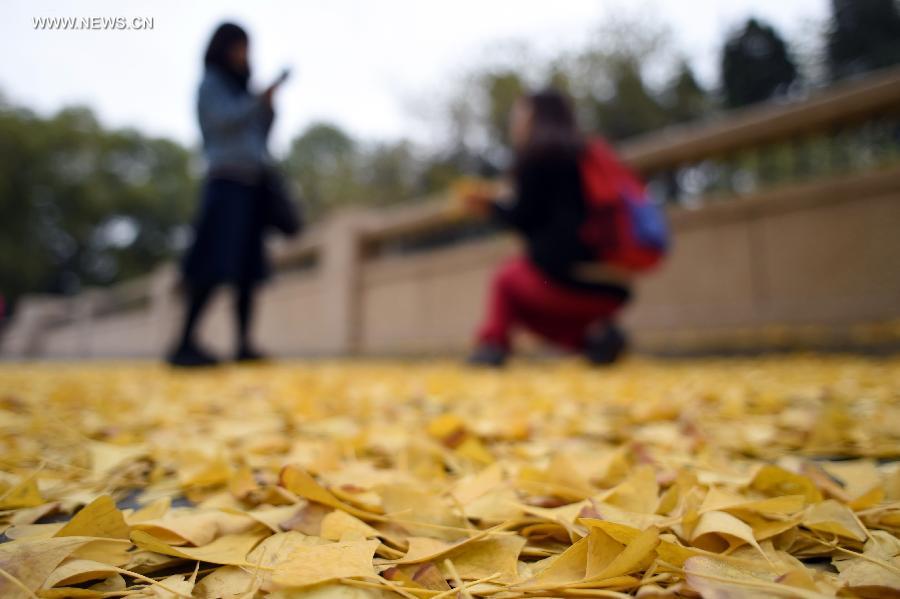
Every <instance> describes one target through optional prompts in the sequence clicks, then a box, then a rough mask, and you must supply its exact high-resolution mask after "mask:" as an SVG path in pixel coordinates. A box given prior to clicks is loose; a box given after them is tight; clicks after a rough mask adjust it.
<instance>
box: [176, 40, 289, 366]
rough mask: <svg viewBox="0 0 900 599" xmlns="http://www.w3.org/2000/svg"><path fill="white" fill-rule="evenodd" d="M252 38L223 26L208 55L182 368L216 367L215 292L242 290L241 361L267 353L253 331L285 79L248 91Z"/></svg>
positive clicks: (238, 314) (179, 350) (238, 304)
mask: <svg viewBox="0 0 900 599" xmlns="http://www.w3.org/2000/svg"><path fill="white" fill-rule="evenodd" d="M248 46H249V39H248V37H247V33H246V32H245V31H244V30H243V29H242V28H241V27H239V26H238V25H235V24H233V23H223V24H222V25H220V26H219V27H218V28H217V29H216V31H215V32H214V33H213V36H212V39H211V40H210V41H209V45H208V46H207V49H206V55H205V56H204V67H205V68H204V74H203V79H202V81H201V83H200V90H199V93H198V96H197V113H198V117H199V121H200V130H201V132H202V135H203V152H204V156H205V158H206V162H207V169H208V170H207V175H206V179H205V180H204V182H203V189H202V197H201V203H200V210H199V214H198V215H197V218H196V221H195V223H194V234H195V235H194V240H193V244H192V245H191V247H190V249H189V250H188V252H187V254H186V255H185V256H184V260H183V263H182V272H183V281H184V290H185V294H186V303H187V306H186V310H185V316H184V324H183V327H182V331H181V338H180V340H179V342H178V344H177V346H176V347H175V348H174V350H173V351H172V352H171V353H170V354H169V356H168V361H169V363H170V364H172V365H175V366H211V365H214V364H216V362H217V360H216V358H214V357H213V356H212V355H211V354H210V353H208V352H207V351H205V350H204V349H202V348H201V347H200V346H199V345H198V344H197V341H196V339H195V328H196V325H197V322H198V321H199V319H200V317H201V316H202V314H203V311H204V309H205V308H206V306H207V305H208V303H209V299H210V297H211V296H212V294H213V291H214V290H215V289H216V288H217V287H219V286H222V285H226V286H231V287H233V288H234V289H235V291H236V297H235V306H234V307H235V319H236V323H237V352H236V354H235V359H237V360H239V361H244V360H256V359H260V358H261V357H262V356H261V355H260V354H259V353H258V352H257V351H256V350H255V349H254V348H253V344H252V342H251V340H250V327H251V322H252V317H253V300H254V295H255V292H256V288H257V287H258V285H259V283H260V282H261V281H262V280H264V279H265V278H266V277H267V276H268V272H269V266H268V263H267V259H266V255H265V248H264V246H263V231H264V228H265V218H266V214H265V202H264V200H265V193H266V180H267V176H268V175H267V173H268V171H269V168H270V167H271V164H272V159H271V157H270V155H269V152H268V148H267V140H268V136H269V130H270V129H271V127H272V120H273V118H274V111H273V109H272V96H273V95H274V93H275V91H276V90H277V89H278V86H279V85H280V84H281V82H282V81H283V77H282V78H281V79H280V80H279V81H277V82H276V83H274V84H273V85H271V86H269V87H268V88H267V89H265V90H264V91H263V92H262V93H260V94H255V93H252V92H251V91H250V90H249V89H248V82H249V80H250V66H249V63H248V58H247V56H248Z"/></svg>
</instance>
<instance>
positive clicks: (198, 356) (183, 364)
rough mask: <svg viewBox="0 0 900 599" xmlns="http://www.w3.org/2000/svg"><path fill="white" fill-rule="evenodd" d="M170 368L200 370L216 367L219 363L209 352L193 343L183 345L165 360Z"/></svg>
mask: <svg viewBox="0 0 900 599" xmlns="http://www.w3.org/2000/svg"><path fill="white" fill-rule="evenodd" d="M166 361H167V362H168V363H169V364H170V365H171V366H177V367H180V368H202V367H209V366H216V365H218V363H219V361H218V360H217V359H216V358H215V357H214V356H213V355H212V354H210V353H209V352H207V351H205V350H203V349H201V348H200V347H198V346H197V345H195V344H193V343H185V344H182V345H181V346H179V347H178V349H176V350H175V351H173V352H172V353H171V354H169V356H168V357H167V358H166Z"/></svg>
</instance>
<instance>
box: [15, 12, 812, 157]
mask: <svg viewBox="0 0 900 599" xmlns="http://www.w3.org/2000/svg"><path fill="white" fill-rule="evenodd" d="M635 4H637V5H638V6H641V7H642V10H646V12H647V16H648V18H649V19H656V20H657V21H662V22H665V23H667V24H668V25H669V26H671V27H672V29H673V31H674V34H675V42H676V44H677V45H678V46H679V47H680V48H682V49H683V51H684V52H685V54H686V55H687V56H688V58H689V59H690V60H691V61H692V63H693V64H694V67H695V68H696V69H697V71H698V73H699V74H700V77H701V78H702V79H703V80H704V81H705V82H707V83H708V84H712V83H714V82H715V78H716V76H717V69H716V64H717V62H718V53H719V49H720V45H721V42H722V39H723V37H724V35H725V33H726V32H727V31H729V30H730V29H732V28H733V27H734V26H735V25H736V24H739V23H740V22H742V21H743V20H744V19H746V18H747V17H748V16H751V15H755V16H758V17H760V18H763V19H765V20H768V21H770V22H772V23H774V24H775V25H776V26H777V27H778V28H779V29H781V30H782V32H783V33H784V34H785V35H786V36H787V37H789V38H791V37H795V36H797V37H802V36H806V37H807V38H808V37H809V32H810V31H811V30H812V29H813V28H814V27H816V26H817V24H821V23H822V22H824V21H825V19H826V18H827V15H828V5H829V1H828V0H727V1H726V0H648V1H646V2H643V3H640V2H637V1H636V0H631V2H627V1H626V0H555V1H546V0H544V1H536V0H454V1H453V2H434V1H429V0H296V1H290V2H289V1H277V2H276V1H274V0H255V1H253V2H250V1H248V0H224V1H216V2H214V1H209V0H153V1H151V0H138V1H131V2H125V1H122V0H89V1H81V2H75V1H69V0H53V1H49V0H3V1H2V4H0V44H2V51H3V52H2V56H3V60H2V61H0V90H2V92H3V93H4V94H5V95H6V96H7V97H8V98H9V99H11V100H12V101H13V102H15V103H19V104H25V105H28V106H30V107H32V108H34V109H36V110H38V111H39V112H41V113H49V112H52V111H55V110H57V109H58V108H60V107H62V106H65V105H68V104H73V103H83V104H87V105H89V106H91V107H92V108H93V109H94V110H95V111H96V112H97V113H98V114H99V116H100V118H101V120H102V121H103V122H104V123H105V124H107V125H110V126H117V127H118V126H131V127H136V128H138V129H140V130H142V131H145V132H147V133H150V134H154V135H164V136H170V137H174V138H176V139H178V140H179V141H182V142H184V143H188V144H193V143H195V142H196V141H197V139H198V131H197V127H196V124H195V117H194V94H195V90H196V85H197V80H198V78H199V75H200V70H201V69H200V65H201V60H200V57H201V55H202V51H203V48H204V46H205V44H206V42H207V40H208V37H209V35H210V33H211V31H212V29H213V28H214V26H215V25H216V24H217V23H218V22H220V21H221V20H223V19H233V20H236V21H237V22H240V23H242V24H243V25H245V26H246V27H247V29H248V30H249V32H250V35H251V39H252V48H251V58H252V61H253V65H254V69H255V72H254V81H255V82H256V83H257V84H263V83H265V82H266V81H267V80H269V79H271V78H273V77H274V76H275V75H276V74H277V73H278V72H279V71H280V70H281V68H282V67H283V66H287V65H290V66H291V67H292V68H293V76H292V78H291V80H290V81H289V83H288V84H287V86H286V88H285V89H284V91H283V93H282V94H281V96H280V97H279V98H278V100H277V102H278V109H279V116H278V120H277V122H276V131H275V148H276V150H280V149H281V150H283V149H284V148H285V147H286V144H287V141H288V140H289V139H290V137H291V136H293V135H294V134H295V133H296V132H298V131H299V130H301V129H302V128H303V127H304V126H305V125H306V124H308V123H310V122H312V121H314V120H320V119H327V120H330V121H333V122H336V123H338V124H339V125H341V126H342V127H344V128H346V129H347V130H349V131H351V132H352V133H354V134H355V135H358V136H361V137H364V138H393V137H400V136H407V137H412V138H414V139H418V140H421V141H427V140H426V139H423V136H425V132H424V130H423V119H422V117H421V112H422V109H423V106H425V107H427V105H428V103H429V101H430V98H437V97H439V96H440V94H441V93H442V92H443V90H445V89H446V88H447V86H449V85H452V82H453V81H455V80H456V78H458V77H459V76H460V75H461V74H462V73H464V72H465V71H466V70H467V68H469V67H472V66H473V65H477V64H479V63H480V62H483V61H484V60H486V59H487V58H489V57H490V55H491V49H492V48H496V47H497V45H498V44H502V43H504V42H508V41H511V40H524V41H526V42H528V44H529V45H532V46H534V47H535V48H536V51H537V52H538V53H539V54H540V53H552V52H554V51H557V50H564V49H567V48H574V47H577V45H578V44H579V43H580V42H582V41H583V40H584V39H586V37H587V36H588V35H589V34H590V33H591V31H592V30H593V29H595V28H596V27H597V26H598V24H600V23H602V22H603V20H604V19H605V18H608V16H609V14H611V13H612V12H614V11H616V10H617V7H622V6H625V5H635ZM46 16H66V17H118V16H121V17H127V18H129V19H131V18H133V17H151V18H152V19H153V22H154V27H153V29H152V30H150V31H39V30H35V28H34V24H33V18H34V17H46Z"/></svg>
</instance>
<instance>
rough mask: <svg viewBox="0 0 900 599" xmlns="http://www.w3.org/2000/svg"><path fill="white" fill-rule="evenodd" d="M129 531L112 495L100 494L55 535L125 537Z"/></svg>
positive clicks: (129, 528)
mask: <svg viewBox="0 0 900 599" xmlns="http://www.w3.org/2000/svg"><path fill="white" fill-rule="evenodd" d="M130 531H131V527H130V526H128V524H126V523H125V518H124V516H123V515H122V512H121V511H119V509H118V508H117V507H116V503H115V502H114V501H113V500H112V497H110V496H109V495H101V496H100V497H98V498H97V499H95V500H94V501H92V502H91V503H89V504H87V505H86V506H84V507H83V508H82V509H81V510H80V511H79V512H78V513H77V514H75V516H74V517H73V518H72V519H71V520H69V521H68V522H67V523H66V525H65V526H63V527H62V528H61V529H60V530H59V532H57V533H56V535H55V536H57V537H103V538H107V539H127V538H128V533H129V532H130Z"/></svg>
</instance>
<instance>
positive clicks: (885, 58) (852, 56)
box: [826, 0, 900, 81]
mask: <svg viewBox="0 0 900 599" xmlns="http://www.w3.org/2000/svg"><path fill="white" fill-rule="evenodd" d="M831 13H832V14H831V26H830V28H829V31H828V37H827V45H826V62H827V66H828V73H829V76H830V78H831V80H832V81H836V80H838V79H843V78H844V77H852V76H854V75H859V74H860V73H865V72H867V71H871V70H874V69H878V68H882V67H887V66H891V65H894V64H897V63H900V10H898V8H897V3H896V1H895V0H832V1H831Z"/></svg>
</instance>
